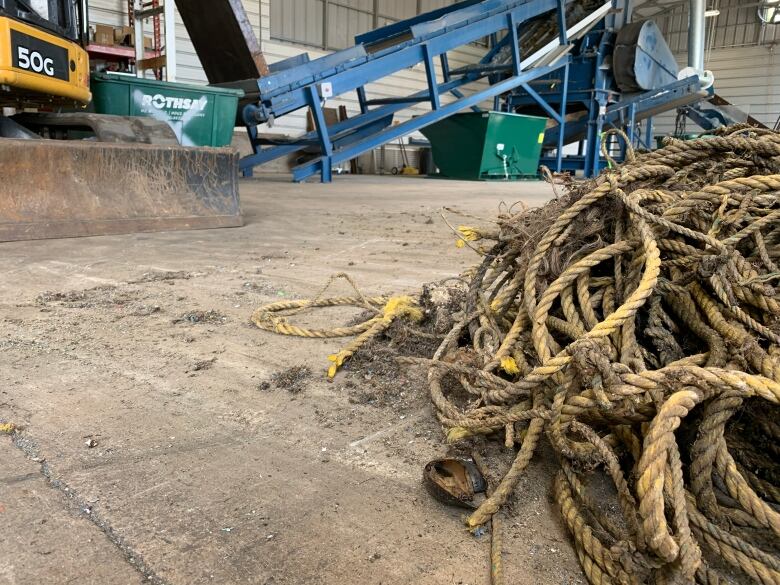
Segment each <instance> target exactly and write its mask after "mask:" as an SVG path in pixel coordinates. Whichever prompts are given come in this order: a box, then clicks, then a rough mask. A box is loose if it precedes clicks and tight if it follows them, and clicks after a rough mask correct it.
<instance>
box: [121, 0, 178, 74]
mask: <svg viewBox="0 0 780 585" xmlns="http://www.w3.org/2000/svg"><path fill="white" fill-rule="evenodd" d="M127 5H128V6H127V11H128V16H129V19H130V26H132V27H133V28H134V30H135V69H136V76H137V77H139V78H143V77H145V75H146V72H147V71H149V70H152V71H154V73H155V77H156V78H157V79H159V80H164V81H171V82H173V81H176V19H175V14H174V8H175V6H176V4H175V3H174V1H173V0H128V1H127ZM149 20H151V21H152V31H153V37H152V38H153V47H152V52H153V53H154V56H153V57H150V58H147V57H146V51H145V47H144V41H145V37H144V28H145V26H144V25H145V24H146V22H147V21H149ZM163 39H164V40H163Z"/></svg>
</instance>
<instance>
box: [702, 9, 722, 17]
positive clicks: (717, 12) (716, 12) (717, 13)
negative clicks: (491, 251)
mask: <svg viewBox="0 0 780 585" xmlns="http://www.w3.org/2000/svg"><path fill="white" fill-rule="evenodd" d="M716 16H720V10H707V11H706V12H705V13H704V18H714V17H716Z"/></svg>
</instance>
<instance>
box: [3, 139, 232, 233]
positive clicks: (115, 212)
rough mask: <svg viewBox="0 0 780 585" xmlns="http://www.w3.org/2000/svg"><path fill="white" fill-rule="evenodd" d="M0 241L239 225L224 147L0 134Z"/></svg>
mask: <svg viewBox="0 0 780 585" xmlns="http://www.w3.org/2000/svg"><path fill="white" fill-rule="evenodd" d="M0 169H3V178H2V180H0V241H15V240H35V239H47V238H68V237H80V236H95V235H105V234H124V233H135V232H152V231H168V230H187V229H206V228H224V227H237V226H241V225H242V219H241V209H240V204H239V196H238V153H237V152H236V151H235V150H233V149H229V148H184V147H180V146H173V145H159V144H139V143H122V142H113V143H112V142H93V141H88V140H81V141H78V140H68V141H65V140H40V139H38V140H30V139H12V138H4V139H2V140H0Z"/></svg>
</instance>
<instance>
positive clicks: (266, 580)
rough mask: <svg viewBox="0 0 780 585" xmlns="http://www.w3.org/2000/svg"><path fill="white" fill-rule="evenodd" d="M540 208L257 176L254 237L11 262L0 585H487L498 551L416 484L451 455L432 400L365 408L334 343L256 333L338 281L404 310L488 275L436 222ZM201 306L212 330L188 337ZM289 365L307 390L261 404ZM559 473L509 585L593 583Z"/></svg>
mask: <svg viewBox="0 0 780 585" xmlns="http://www.w3.org/2000/svg"><path fill="white" fill-rule="evenodd" d="M550 196H551V191H550V188H549V187H548V186H547V185H545V184H541V183H511V184H501V183H490V184H488V183H461V182H454V181H436V180H428V179H420V178H390V177H346V178H337V179H336V182H335V183H333V184H331V185H319V184H307V185H294V184H290V183H287V182H284V181H282V180H281V179H280V180H272V179H257V180H251V181H246V182H243V183H242V199H243V206H244V210H245V214H246V227H244V228H240V229H234V230H215V231H201V232H179V233H164V234H140V235H128V236H115V237H101V238H86V239H78V240H60V241H42V242H25V243H10V244H0V275H2V278H0V320H1V321H2V329H1V330H0V376H1V378H0V379H2V380H3V384H2V385H0V422H12V423H15V424H16V425H18V427H19V428H20V429H21V430H20V432H19V433H18V434H17V435H16V436H15V438H14V439H13V440H12V438H11V437H8V436H0V584H2V585H27V584H41V585H45V584H49V583H52V584H55V583H56V584H60V583H78V584H80V585H85V584H90V583H95V584H101V585H105V584H114V583H116V584H140V583H166V584H171V585H173V584H177V585H191V584H200V583H220V584H232V583H237V584H238V583H256V584H272V583H273V584H276V585H279V584H304V583H307V584H311V583H323V584H337V583H338V584H360V585H364V584H365V585H369V584H372V585H373V584H384V585H390V584H408V583H426V584H427V583H430V584H442V585H443V584H451V583H463V584H473V585H481V584H485V583H488V580H489V579H488V564H487V553H488V546H489V542H488V539H487V538H485V537H483V538H480V539H477V538H474V537H472V536H471V535H470V534H468V533H467V532H466V531H465V530H464V528H463V524H462V517H463V511H462V510H458V509H450V508H446V507H444V506H442V505H440V504H438V503H437V502H435V501H432V500H431V498H430V497H429V496H428V495H427V493H426V492H425V491H424V489H423V488H422V487H421V484H420V474H421V470H422V467H423V465H424V464H425V462H426V461H427V460H429V459H430V458H432V457H434V456H436V455H439V454H442V453H445V452H446V449H447V447H446V445H445V444H444V442H443V439H442V434H441V432H440V429H439V427H438V425H437V424H436V423H435V421H434V420H433V416H432V413H431V410H430V408H429V406H428V401H427V396H426V395H425V388H424V386H423V385H422V384H419V383H417V384H413V383H411V382H409V380H411V378H410V379H409V380H406V379H404V380H399V394H398V396H394V397H393V399H392V400H390V401H389V402H388V401H386V402H382V403H380V404H373V403H371V402H370V401H369V403H365V401H361V400H355V399H354V394H355V392H358V391H362V390H364V389H368V390H369V391H370V388H371V386H370V385H369V383H368V382H366V383H365V388H363V381H362V380H357V384H355V382H354V381H353V382H352V383H351V384H346V383H345V382H344V380H346V379H347V376H348V375H347V374H343V375H342V376H340V377H339V378H338V379H337V380H336V382H335V383H333V384H328V383H325V381H324V379H323V378H321V377H320V372H324V370H325V368H326V364H327V362H326V360H325V357H326V356H327V355H328V354H329V353H331V352H333V351H334V350H337V349H338V348H339V347H340V346H341V345H342V342H343V340H330V341H321V340H303V339H292V338H282V337H278V336H274V335H271V334H268V333H265V332H262V331H259V330H257V329H256V328H254V327H252V326H251V325H250V324H249V321H248V319H249V316H250V314H251V312H252V310H253V309H254V308H255V307H257V306H259V305H261V304H263V303H267V302H272V301H274V300H278V299H286V298H301V297H308V296H311V295H312V294H315V293H316V292H317V291H318V290H319V288H320V287H321V286H322V284H323V283H324V282H325V281H326V279H327V277H328V276H329V275H331V274H332V273H335V272H341V271H345V272H349V273H350V274H352V275H353V276H354V277H355V278H356V280H357V281H358V283H359V284H360V285H361V287H362V288H363V290H365V291H366V292H368V293H373V294H377V293H391V292H414V291H415V290H416V289H417V288H418V287H419V286H420V285H421V284H423V283H425V282H429V281H433V280H437V279H442V278H445V277H448V276H452V275H455V274H457V273H458V272H459V271H460V270H462V269H463V268H465V267H466V266H468V265H470V264H472V263H473V261H474V257H473V256H472V255H471V253H470V252H469V251H468V250H466V251H464V250H457V249H456V248H455V246H454V245H453V242H454V240H453V238H452V236H451V235H450V232H449V229H448V228H447V227H446V226H445V225H444V223H443V222H442V220H441V218H440V217H439V215H438V210H439V209H440V208H441V207H442V206H445V205H446V206H449V207H455V208H457V209H460V210H463V211H467V212H470V213H476V214H480V215H483V216H486V217H489V216H491V215H492V214H494V213H495V212H496V210H497V209H498V206H499V204H500V203H501V202H502V201H503V202H507V203H513V202H515V201H518V200H522V201H524V202H526V203H527V204H530V205H536V204H541V203H543V202H544V201H546V200H547V199H548V198H549V197H550ZM473 221H474V220H469V221H468V223H473ZM454 222H455V223H462V222H461V221H459V220H458V219H457V218H455V219H454ZM161 274H167V276H164V277H161V276H160V275H161ZM342 286H343V285H342ZM337 290H340V291H346V290H347V289H346V288H339V289H337ZM196 310H202V311H210V310H213V311H216V312H217V313H218V316H217V318H215V319H214V320H212V321H210V322H206V323H197V324H193V323H190V322H188V321H184V322H175V321H176V320H177V318H178V317H180V316H182V315H185V314H187V313H190V312H192V311H196ZM355 313H356V311H353V310H348V309H338V310H331V311H330V312H326V313H323V314H319V315H315V316H314V317H311V318H308V321H306V322H308V323H315V324H316V323H321V324H333V323H343V322H345V321H346V320H348V319H349V318H350V317H351V316H353V315H354V314H355ZM299 364H305V365H308V366H309V367H310V368H311V369H312V370H313V371H314V372H315V376H314V377H313V379H312V380H311V381H310V382H309V384H308V386H307V387H306V389H305V390H304V391H303V392H302V393H300V394H291V393H290V392H288V391H287V390H284V389H276V388H273V387H271V388H270V389H269V388H268V384H267V383H266V382H267V381H268V380H269V379H270V377H271V376H272V375H273V374H274V372H279V371H283V370H285V369H286V368H289V367H290V366H291V365H299ZM88 443H89V444H90V445H92V446H91V447H90V446H88ZM540 459H543V458H540ZM549 469H550V464H549V463H547V462H545V461H543V460H542V461H540V462H536V463H535V464H533V465H532V467H531V469H530V472H529V474H528V476H527V477H526V478H525V479H524V480H523V482H522V484H521V486H520V487H519V489H518V494H517V500H516V502H515V504H514V506H513V509H512V514H511V515H510V518H509V520H508V522H507V523H506V524H507V532H506V535H505V539H506V546H505V551H506V564H507V567H508V569H507V571H508V576H509V578H510V581H508V582H512V583H516V584H534V585H539V584H540V583H556V584H559V583H561V584H563V583H584V580H583V578H582V576H581V573H580V570H579V568H578V565H577V562H576V558H575V555H574V554H573V551H572V548H571V546H570V544H569V541H568V538H567V536H566V534H565V531H564V530H563V528H562V526H561V524H560V521H559V520H558V519H557V515H556V513H555V512H553V511H552V510H551V506H550V503H549V481H548V479H549V475H548V474H549Z"/></svg>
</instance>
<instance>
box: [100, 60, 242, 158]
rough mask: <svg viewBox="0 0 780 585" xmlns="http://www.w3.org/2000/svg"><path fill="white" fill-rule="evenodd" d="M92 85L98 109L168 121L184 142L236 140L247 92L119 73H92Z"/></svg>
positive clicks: (200, 143)
mask: <svg viewBox="0 0 780 585" xmlns="http://www.w3.org/2000/svg"><path fill="white" fill-rule="evenodd" d="M91 89H92V101H93V105H94V107H95V111H96V112H97V113H99V114H112V115H115V116H147V117H151V118H156V119H158V120H162V121H164V122H168V124H170V126H171V127H172V128H173V130H174V131H175V132H176V136H178V138H179V141H180V142H181V144H182V145H183V146H228V145H229V144H230V143H231V142H232V140H233V129H234V127H235V124H236V112H237V110H238V100H239V99H240V98H241V97H243V95H244V92H243V91H241V90H236V89H224V88H221V87H210V86H207V85H187V84H184V83H168V82H165V81H155V80H150V79H139V78H137V77H135V76H129V75H121V74H116V73H114V74H112V73H94V74H92V82H91Z"/></svg>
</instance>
